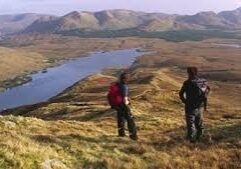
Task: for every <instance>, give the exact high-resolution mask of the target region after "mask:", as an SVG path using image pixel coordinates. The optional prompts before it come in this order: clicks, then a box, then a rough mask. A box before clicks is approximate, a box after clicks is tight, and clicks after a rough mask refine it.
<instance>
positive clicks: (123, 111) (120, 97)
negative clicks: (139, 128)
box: [108, 73, 138, 140]
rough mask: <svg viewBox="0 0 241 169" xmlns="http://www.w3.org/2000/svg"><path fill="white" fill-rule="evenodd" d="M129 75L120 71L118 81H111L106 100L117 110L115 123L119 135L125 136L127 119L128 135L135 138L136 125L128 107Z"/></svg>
mask: <svg viewBox="0 0 241 169" xmlns="http://www.w3.org/2000/svg"><path fill="white" fill-rule="evenodd" d="M128 81H129V75H128V74H127V73H122V74H121V75H120V80H119V82H116V83H113V84H112V85H111V87H110V90H109V93H108V101H109V104H110V106H111V107H112V108H113V109H115V110H116V111H117V124H118V135H119V137H125V120H126V121H127V125H128V130H129V137H130V138H131V139H132V140H137V139H138V138H137V133H136V125H135V122H134V117H133V115H132V114H131V110H130V107H129V104H130V103H129V98H128V94H129V90H128Z"/></svg>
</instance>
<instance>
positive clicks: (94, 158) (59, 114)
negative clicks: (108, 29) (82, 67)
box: [0, 36, 241, 169]
mask: <svg viewBox="0 0 241 169" xmlns="http://www.w3.org/2000/svg"><path fill="white" fill-rule="evenodd" d="M219 41H220V40H208V41H205V42H184V43H171V42H165V41H162V40H157V39H137V38H118V39H112V40H106V39H81V38H75V37H59V36H54V37H52V36H50V37H42V36H36V37H21V38H19V39H14V40H13V41H11V42H5V44H4V45H5V46H11V48H14V49H6V48H0V51H4V54H3V55H2V56H5V57H4V59H6V58H7V57H6V56H7V54H11V53H12V54H11V55H13V56H11V57H10V58H11V59H10V60H5V63H6V62H7V63H8V64H15V62H14V61H15V60H16V59H19V58H20V56H21V59H19V60H18V62H17V63H21V64H20V65H24V66H23V67H21V69H20V68H19V69H17V70H14V71H13V72H12V74H13V75H16V74H17V73H20V72H22V71H25V68H27V69H29V68H30V67H31V66H30V65H32V64H33V69H35V68H37V67H38V66H40V67H42V66H43V67H45V66H47V65H48V64H47V65H46V63H45V64H44V65H42V63H41V64H40V62H38V64H37V65H34V64H36V63H37V62H36V60H37V61H38V58H41V59H40V60H42V59H44V60H46V61H47V62H48V63H49V64H52V63H50V61H55V60H62V59H66V58H71V57H76V56H84V55H86V53H88V52H89V51H98V50H115V49H120V48H131V47H142V48H144V49H147V50H150V51H156V53H153V54H149V55H145V56H143V57H141V58H140V59H138V60H137V61H136V63H135V67H134V68H132V70H131V77H132V81H131V84H130V90H131V100H132V101H131V102H132V105H131V107H132V110H133V113H134V114H135V117H136V122H137V126H138V133H139V137H140V139H139V141H138V142H134V141H131V140H130V139H128V138H118V137H117V136H116V120H115V112H114V111H112V110H109V109H108V105H107V102H106V91H107V89H108V86H109V84H110V82H112V81H115V80H116V78H114V77H113V75H114V76H116V75H117V74H118V70H117V71H116V70H105V71H104V73H103V74H97V75H94V76H91V77H88V78H86V79H85V80H83V81H81V82H79V83H78V84H76V85H75V86H74V87H72V88H70V89H67V90H66V91H64V92H63V93H62V94H61V95H59V96H57V97H55V98H53V99H52V100H51V101H50V102H47V103H44V104H41V105H35V106H30V107H23V108H20V109H17V110H13V111H12V112H10V113H12V114H14V115H16V116H4V117H0V137H1V139H0V168H3V169H5V168H6V169H9V168H10V169H11V168H12V169H21V168H22V169H34V168H43V169H49V168H53V169H62V168H63V169H64V168H71V169H79V168H83V169H102V168H103V169H162V168H164V169H179V168H180V169H188V168H190V169H238V168H241V162H240V161H241V141H240V140H241V134H240V131H241V107H240V102H241V93H240V83H238V82H239V81H240V80H239V79H238V78H236V79H234V81H228V82H225V81H223V80H225V78H226V75H227V74H226V73H228V74H229V76H232V75H233V72H238V74H239V73H240V64H239V63H240V58H241V57H240V53H241V51H240V49H226V48H219V47H214V46H212V43H216V42H219ZM235 43H237V42H236V41H235ZM6 51H7V52H6ZM19 51H21V52H19ZM15 53H17V55H16V54H15ZM36 53H38V54H36ZM15 55H16V56H15ZM35 56H36V57H35ZM227 56H229V57H227ZM18 57H19V58H18ZM2 58H3V57H1V56H0V59H1V60H2V61H3V59H2ZM32 61H33V62H32ZM25 62H26V63H27V66H26V65H25ZM0 64H1V63H0ZM8 64H3V65H5V66H6V65H8ZM193 64H195V65H197V66H198V67H200V68H201V70H205V71H206V72H207V73H206V74H209V73H210V72H212V71H214V72H215V71H217V70H220V69H222V70H225V71H224V74H222V75H219V77H218V78H219V79H220V78H221V80H216V77H211V78H210V81H211V87H212V93H211V98H210V105H209V112H207V113H205V126H206V134H205V137H204V138H203V140H202V141H201V142H200V143H197V144H190V143H188V142H187V141H186V140H185V120H184V112H183V105H182V104H181V103H180V101H179V99H178V90H179V89H180V86H181V83H182V81H183V80H184V79H185V78H184V77H185V70H184V69H183V68H184V67H186V66H187V65H193ZM3 65H2V66H3ZM18 66H19V65H18V64H17V65H16V67H18ZM26 71H27V70H26ZM230 73H231V74H230ZM2 74H3V76H4V78H9V77H10V78H11V76H9V74H6V72H5V73H2ZM204 74H205V72H204ZM220 76H221V77H220ZM235 77H236V76H235ZM18 115H22V116H18ZM23 116H25V117H23ZM37 118H38V119H37Z"/></svg>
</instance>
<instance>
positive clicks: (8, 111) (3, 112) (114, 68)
mask: <svg viewBox="0 0 241 169" xmlns="http://www.w3.org/2000/svg"><path fill="white" fill-rule="evenodd" d="M133 49H135V50H137V49H138V48H133ZM120 50H121V49H120ZM111 51H115V50H111ZM111 51H110V52H111ZM94 53H97V52H94ZM138 53H142V52H141V51H138ZM146 54H148V53H146ZM144 55H145V52H144V53H143V55H140V56H138V57H141V56H144ZM86 57H87V56H86ZM138 57H136V58H135V60H134V62H133V63H132V64H131V65H130V66H127V67H125V66H123V67H122V66H121V67H119V66H112V67H106V68H104V69H102V70H101V71H100V72H98V73H94V74H91V75H87V76H86V77H84V78H83V79H80V80H79V81H77V82H75V83H74V84H72V85H71V86H69V87H67V88H65V89H64V90H63V91H61V92H60V93H58V94H57V95H55V96H53V97H51V98H49V99H48V100H46V101H43V102H39V103H36V104H30V105H23V106H18V107H15V108H9V109H3V110H0V115H10V114H12V113H11V112H12V111H18V110H20V112H22V113H23V114H25V113H24V112H25V110H27V111H31V110H34V109H36V108H39V107H42V106H44V105H46V104H49V103H53V102H54V101H55V99H56V98H57V97H58V96H60V95H63V94H64V93H67V92H68V91H69V90H71V89H72V88H74V87H75V86H76V85H78V84H79V83H81V82H84V81H86V80H87V79H88V78H89V77H92V76H96V75H98V74H106V73H107V74H108V73H110V72H111V73H113V72H116V71H118V72H119V71H121V70H123V69H127V70H130V69H132V68H133V67H134V66H135V63H136V61H137V58H138ZM74 59H78V58H73V60H74ZM68 60H72V59H68ZM68 60H65V61H64V62H66V61H68ZM60 65H61V64H60ZM56 66H58V65H56ZM43 70H46V71H47V69H42V71H43ZM36 73H37V72H36ZM42 73H43V72H42ZM46 73H47V72H46ZM28 76H29V75H28ZM28 82H30V81H27V82H26V83H28ZM26 83H23V84H22V85H24V84H26ZM18 86H21V85H18ZM13 88H14V87H13ZM5 91H6V90H5ZM3 92H4V91H3ZM22 113H21V114H22ZM18 115H20V114H18Z"/></svg>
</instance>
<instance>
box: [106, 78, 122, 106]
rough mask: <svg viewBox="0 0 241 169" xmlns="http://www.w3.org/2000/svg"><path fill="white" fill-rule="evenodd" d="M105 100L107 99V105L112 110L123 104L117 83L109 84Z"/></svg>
mask: <svg viewBox="0 0 241 169" xmlns="http://www.w3.org/2000/svg"><path fill="white" fill-rule="evenodd" d="M107 99H108V102H109V105H110V106H111V107H112V108H113V107H116V106H120V105H121V104H123V97H122V94H121V89H120V84H119V83H117V82H116V83H112V84H111V86H110V88H109V92H108V94H107Z"/></svg>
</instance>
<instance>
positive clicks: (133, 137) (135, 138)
mask: <svg viewBox="0 0 241 169" xmlns="http://www.w3.org/2000/svg"><path fill="white" fill-rule="evenodd" d="M130 139H132V140H135V141H137V140H138V137H137V135H130Z"/></svg>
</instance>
